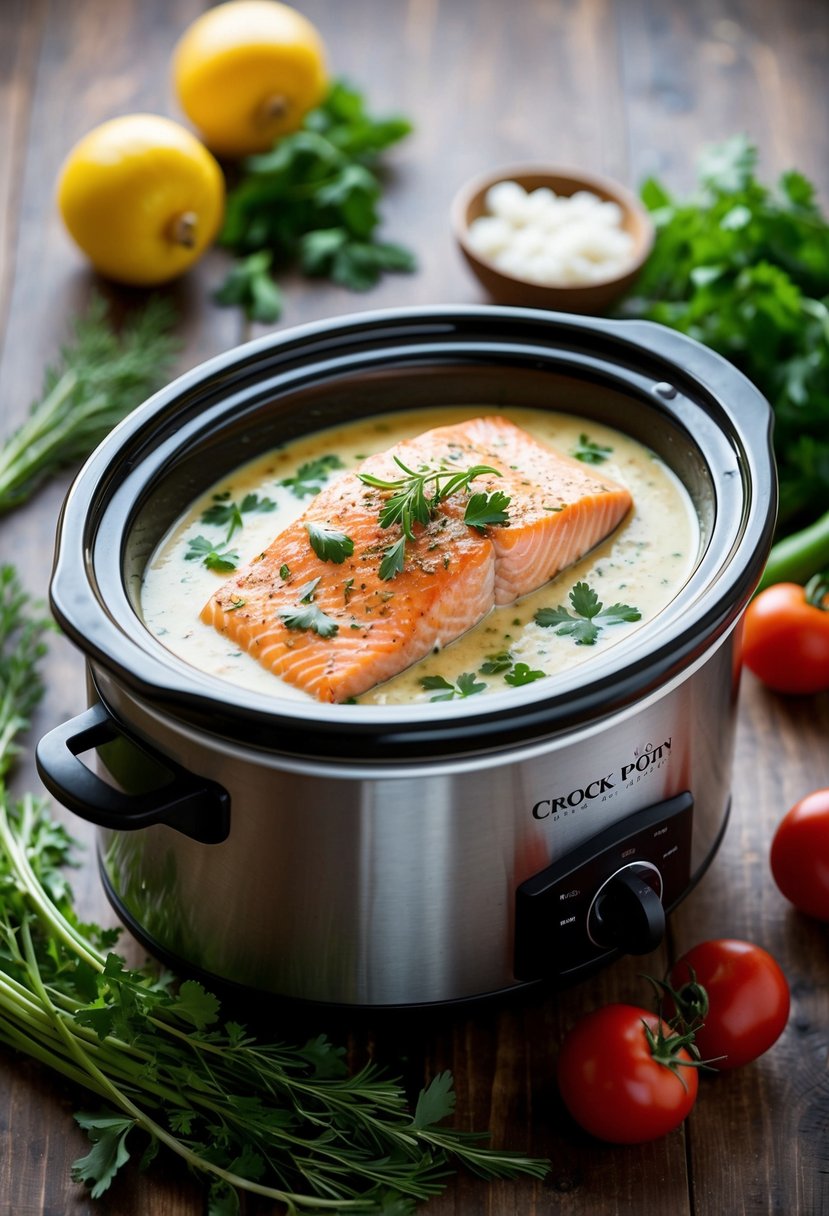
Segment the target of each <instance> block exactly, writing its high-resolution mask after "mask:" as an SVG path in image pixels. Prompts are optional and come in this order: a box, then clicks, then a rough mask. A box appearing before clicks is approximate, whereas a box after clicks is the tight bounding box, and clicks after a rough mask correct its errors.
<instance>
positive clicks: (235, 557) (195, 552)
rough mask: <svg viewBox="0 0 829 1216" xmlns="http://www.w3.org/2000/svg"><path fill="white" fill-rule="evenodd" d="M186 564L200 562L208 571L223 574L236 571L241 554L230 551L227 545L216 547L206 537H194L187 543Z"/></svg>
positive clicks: (233, 550)
mask: <svg viewBox="0 0 829 1216" xmlns="http://www.w3.org/2000/svg"><path fill="white" fill-rule="evenodd" d="M187 545H188V547H187V552H186V553H185V555H184V560H185V561H186V562H196V561H200V562H201V564H202V565H203V566H207V569H208V570H216V571H218V572H219V573H221V574H224V573H227V571H228V570H235V569H236V567H237V566H238V565H239V554H238V553H237V552H236V550H235V549H228V547H227V545H226V544H218V545H214V543H213V541H212V540H208V538H207V537H206V536H194V537H193V538H192V539H191V540H189V541H188V542H187Z"/></svg>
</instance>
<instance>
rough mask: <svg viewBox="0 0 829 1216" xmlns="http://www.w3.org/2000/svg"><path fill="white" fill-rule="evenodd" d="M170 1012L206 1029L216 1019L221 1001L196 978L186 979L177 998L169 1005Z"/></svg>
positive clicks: (199, 1027) (197, 1026)
mask: <svg viewBox="0 0 829 1216" xmlns="http://www.w3.org/2000/svg"><path fill="white" fill-rule="evenodd" d="M169 1008H170V1012H171V1013H174V1014H175V1015H176V1016H177V1017H179V1018H181V1019H182V1020H183V1021H185V1022H189V1023H190V1025H191V1026H195V1027H196V1028H197V1029H198V1030H204V1028H205V1026H210V1025H211V1024H212V1023H213V1022H215V1021H216V1018H217V1017H218V1014H219V1008H220V1005H219V1001H218V998H217V997H215V996H214V995H213V993H212V992H206V991H205V989H204V988H202V986H201V984H199V983H197V982H196V981H195V980H184V982H183V983H182V984H181V986H180V988H179V990H178V995H177V996H176V999H175V1000H174V1001H173V1002H172V1004H171V1005H170V1006H169Z"/></svg>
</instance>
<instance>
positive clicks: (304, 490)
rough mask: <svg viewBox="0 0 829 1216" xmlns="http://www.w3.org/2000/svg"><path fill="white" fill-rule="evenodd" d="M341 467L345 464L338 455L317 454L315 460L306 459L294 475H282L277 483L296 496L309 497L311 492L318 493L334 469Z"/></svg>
mask: <svg viewBox="0 0 829 1216" xmlns="http://www.w3.org/2000/svg"><path fill="white" fill-rule="evenodd" d="M342 468H345V465H344V464H343V462H342V461H341V460H340V458H339V456H335V455H333V454H332V455H328V456H318V457H317V459H316V460H306V462H305V464H301V465H300V466H299V468H298V469H297V471H296V475H295V476H294V477H284V478H283V479H282V481H280V483H279V484H280V485H281V486H284V487H285V489H287V490H290V491H291V493H292V494H294V495H295V496H296V497H297V498H310V497H311V495H312V494H319V492H320V490H321V489H322V487H323V485H324V484H325V482H326V481H327V480H328V478H329V476H330V474H331V473H332V472H333V471H334V469H342Z"/></svg>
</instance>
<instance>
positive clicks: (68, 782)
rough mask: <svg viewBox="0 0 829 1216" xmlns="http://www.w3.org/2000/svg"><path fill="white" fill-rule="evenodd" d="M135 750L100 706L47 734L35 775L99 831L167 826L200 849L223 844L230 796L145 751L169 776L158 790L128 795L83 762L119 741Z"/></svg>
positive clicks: (165, 759) (39, 748) (40, 748)
mask: <svg viewBox="0 0 829 1216" xmlns="http://www.w3.org/2000/svg"><path fill="white" fill-rule="evenodd" d="M119 737H121V738H124V739H126V740H127V742H129V743H131V744H133V746H137V745H136V744H135V743H134V741H133V740H132V739H130V737H129V736H128V735H126V734H125V733H124V732H123V731H122V730H121V729H120V727H119V725H118V723H117V722H116V721H115V720H114V719H113V718H112V717H111V716H110V714H109V713H108V712H107V710H106V708H105V706H104V705H102V704H101V703H100V702H98V703H97V704H96V705H93V706H92V708H91V709H88V710H86V711H85V712H84V713H82V714H78V716H77V717H75V718H71V719H70V720H69V721H68V722H64V723H63V724H62V725H61V726H56V727H55V729H54V730H51V731H49V733H48V734H47V735H44V736H43V738H42V739H41V740H40V742H39V743H38V745H37V749H36V752H35V756H36V761H37V770H38V773H39V774H40V778H41V780H42V781H43V784H44V785H45V786H46V788H47V790H48V791H49V793H50V794H54V796H55V797H56V798H57V799H59V800H60V802H62V803H63V805H64V806H65V807H67V808H68V809H69V810H70V811H74V812H75V814H76V815H80V817H81V818H82V819H86V820H88V821H89V822H90V823H94V824H96V825H97V826H98V827H104V828H115V829H116V830H118V831H127V832H131V831H136V830H137V829H138V828H145V827H150V826H151V825H152V824H159V823H162V824H166V825H167V827H171V828H175V829H176V831H178V832H182V833H183V834H184V835H185V836H190V837H192V839H193V840H198V841H199V842H200V843H202V844H220V843H221V841H223V840H226V839H227V836H228V833H229V831H230V795H229V794H228V792H227V790H225V789H223V788H222V786H220V785H218V784H217V783H216V782H215V781H210V780H208V779H207V778H205V777H199V776H197V775H196V774H195V773H191V772H189V771H188V770H187V769H185V768H182V767H181V766H180V765H178V764H175V763H174V762H173V761H171V760H169V759H168V758H167V757H166V756H164V757H162V756H157V755H153V754H152V753H151V752H150V750H149V748H147V747H146V746H145V745H144V744H143V743H142V744H141V745H140V746H141V750H142V751H143V752H145V753H146V754H148V755H150V757H151V758H152V759H153V760H155V761H156V762H157V763H158V764H159V765H160V766H161V767H162V768H164V769H166V770H167V771H168V772H169V773H170V774H171V778H172V779H171V780H170V781H169V782H167V783H166V784H165V785H163V786H161V787H160V788H159V789H155V790H150V791H149V792H146V793H141V794H128V793H125V792H123V791H121V790H118V789H114V788H113V786H111V785H108V784H107V782H106V781H103V780H102V779H101V778H100V777H98V776H97V775H96V774H95V773H93V772H92V770H91V769H89V768H87V766H86V765H85V764H84V763H83V761H81V760H79V759H78V757H79V756H80V755H82V753H83V752H87V751H90V750H91V749H92V748H95V747H100V746H101V745H102V744H105V743H112V742H113V741H114V740H115V739H117V738H119Z"/></svg>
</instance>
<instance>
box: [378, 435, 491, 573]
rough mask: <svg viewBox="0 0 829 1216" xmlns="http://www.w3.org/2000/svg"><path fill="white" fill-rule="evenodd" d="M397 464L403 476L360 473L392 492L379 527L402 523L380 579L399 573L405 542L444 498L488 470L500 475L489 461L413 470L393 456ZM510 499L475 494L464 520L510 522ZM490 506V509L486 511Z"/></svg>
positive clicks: (473, 524) (382, 509)
mask: <svg viewBox="0 0 829 1216" xmlns="http://www.w3.org/2000/svg"><path fill="white" fill-rule="evenodd" d="M394 463H395V464H396V465H397V466H398V467H399V468H400V469H401V470H402V471H403V473H404V476H403V477H398V478H396V479H394V480H389V479H385V478H382V477H375V476H374V475H373V474H372V473H358V474H357V476H358V477H359V478H360V481H362V482H363V483H364V484H365V485H367V486H371V487H372V488H373V489H376V490H385V491H387V492H389V497H388V498H386V500H385V501H384V502H383V505H382V506H381V507H380V527H381V528H390V527H392V525H394V524H399V525H400V528H401V530H402V536H401V537H400V539H399V540H398V541H396V542H395V543H394V544H393V545H391V546H390V547H389V548H388V549H387V550H386V551H385V553H384V555H383V560H382V562H381V564H380V578H381V579H389V578H394V576H395V575H396V574H399V573H400V571H401V570H402V569H403V565H404V561H405V547H406V543H407V542H409V543H411V542H413V541H414V539H415V532H414V525H415V524H422V525H423V526H426V525H427V524H428V523H430V522H431V521H432V520H433V519H434V518H435V515H436V514H437V509H438V506H439V505H440V503H441V502H443V501H444V499H447V498H451V496H452V495H453V494H457V493H458V492H459V491H461V490H468V489H469V486H470V483H471V482H472V481H474V480H475V478H476V477H481V476H483V475H484V474H485V473H490V474H492V475H493V476H495V477H500V476H501V473H500V472H499V471H498V469H493V468H492V466H491V465H488V464H475V465H471V466H470V467H469V468H467V469H459V468H458V467H457V466H452V465H448V464H446V463H444V462H443V461H441V462H440V464H437V465H428V464H422V465H421V466H420V468H419V469H410V468H409V466H408V465H407V464H404V463H403V461H402V460H401V459H400V457H399V456H395V457H394ZM509 502H510V499H509V496H508V495H506V494H502V493H501V492H500V491H498V492H496V493H494V494H491V495H485V494H474V495H473V496H472V498H470V500H469V502H468V503H467V506H466V511H465V513H464V521H465V522H466V523H468V524H469V526H470V527H473V528H482V527H484V526H485V525H486V524H487V523H498V524H503V523H507V522H508V519H509V516H508V515H507V510H506V508H507V507H508V506H509ZM488 505H489V507H490V510H487V506H488Z"/></svg>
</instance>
